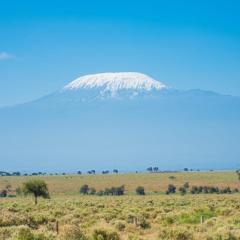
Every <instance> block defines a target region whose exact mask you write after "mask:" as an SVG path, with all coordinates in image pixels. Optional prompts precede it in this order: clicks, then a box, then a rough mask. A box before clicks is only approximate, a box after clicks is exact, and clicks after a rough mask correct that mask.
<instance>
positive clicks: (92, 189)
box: [89, 187, 97, 195]
mask: <svg viewBox="0 0 240 240" xmlns="http://www.w3.org/2000/svg"><path fill="white" fill-rule="evenodd" d="M96 192H97V191H96V189H95V188H93V187H92V188H90V189H89V194H90V195H95V194H96Z"/></svg>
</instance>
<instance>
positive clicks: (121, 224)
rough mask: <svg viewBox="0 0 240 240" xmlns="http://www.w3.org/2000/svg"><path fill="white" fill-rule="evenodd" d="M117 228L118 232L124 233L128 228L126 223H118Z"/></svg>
mask: <svg viewBox="0 0 240 240" xmlns="http://www.w3.org/2000/svg"><path fill="white" fill-rule="evenodd" d="M115 227H116V229H117V230H118V231H123V230H124V229H125V228H126V225H125V222H123V221H118V222H116V223H115Z"/></svg>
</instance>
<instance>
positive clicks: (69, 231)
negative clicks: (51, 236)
mask: <svg viewBox="0 0 240 240" xmlns="http://www.w3.org/2000/svg"><path fill="white" fill-rule="evenodd" d="M59 237H60V239H61V240H85V239H86V237H85V235H84V234H83V233H82V232H81V230H80V228H79V227H78V226H75V225H65V226H63V228H62V230H61V232H60V235H59Z"/></svg>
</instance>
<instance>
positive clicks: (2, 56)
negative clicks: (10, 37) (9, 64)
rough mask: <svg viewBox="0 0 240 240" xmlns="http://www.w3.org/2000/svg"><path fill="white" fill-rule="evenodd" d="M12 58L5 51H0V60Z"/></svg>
mask: <svg viewBox="0 0 240 240" xmlns="http://www.w3.org/2000/svg"><path fill="white" fill-rule="evenodd" d="M11 58H13V56H12V55H11V54H9V53H7V52H0V61H1V60H8V59H11Z"/></svg>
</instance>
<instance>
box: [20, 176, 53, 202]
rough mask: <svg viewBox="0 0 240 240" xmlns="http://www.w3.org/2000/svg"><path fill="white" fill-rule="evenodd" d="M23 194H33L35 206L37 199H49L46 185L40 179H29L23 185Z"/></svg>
mask: <svg viewBox="0 0 240 240" xmlns="http://www.w3.org/2000/svg"><path fill="white" fill-rule="evenodd" d="M23 192H24V193H25V194H33V196H34V199H35V204H37V200H38V197H43V198H49V192H48V187H47V184H46V183H45V182H44V181H43V180H42V179H31V180H29V181H27V182H25V183H24V184H23Z"/></svg>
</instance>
